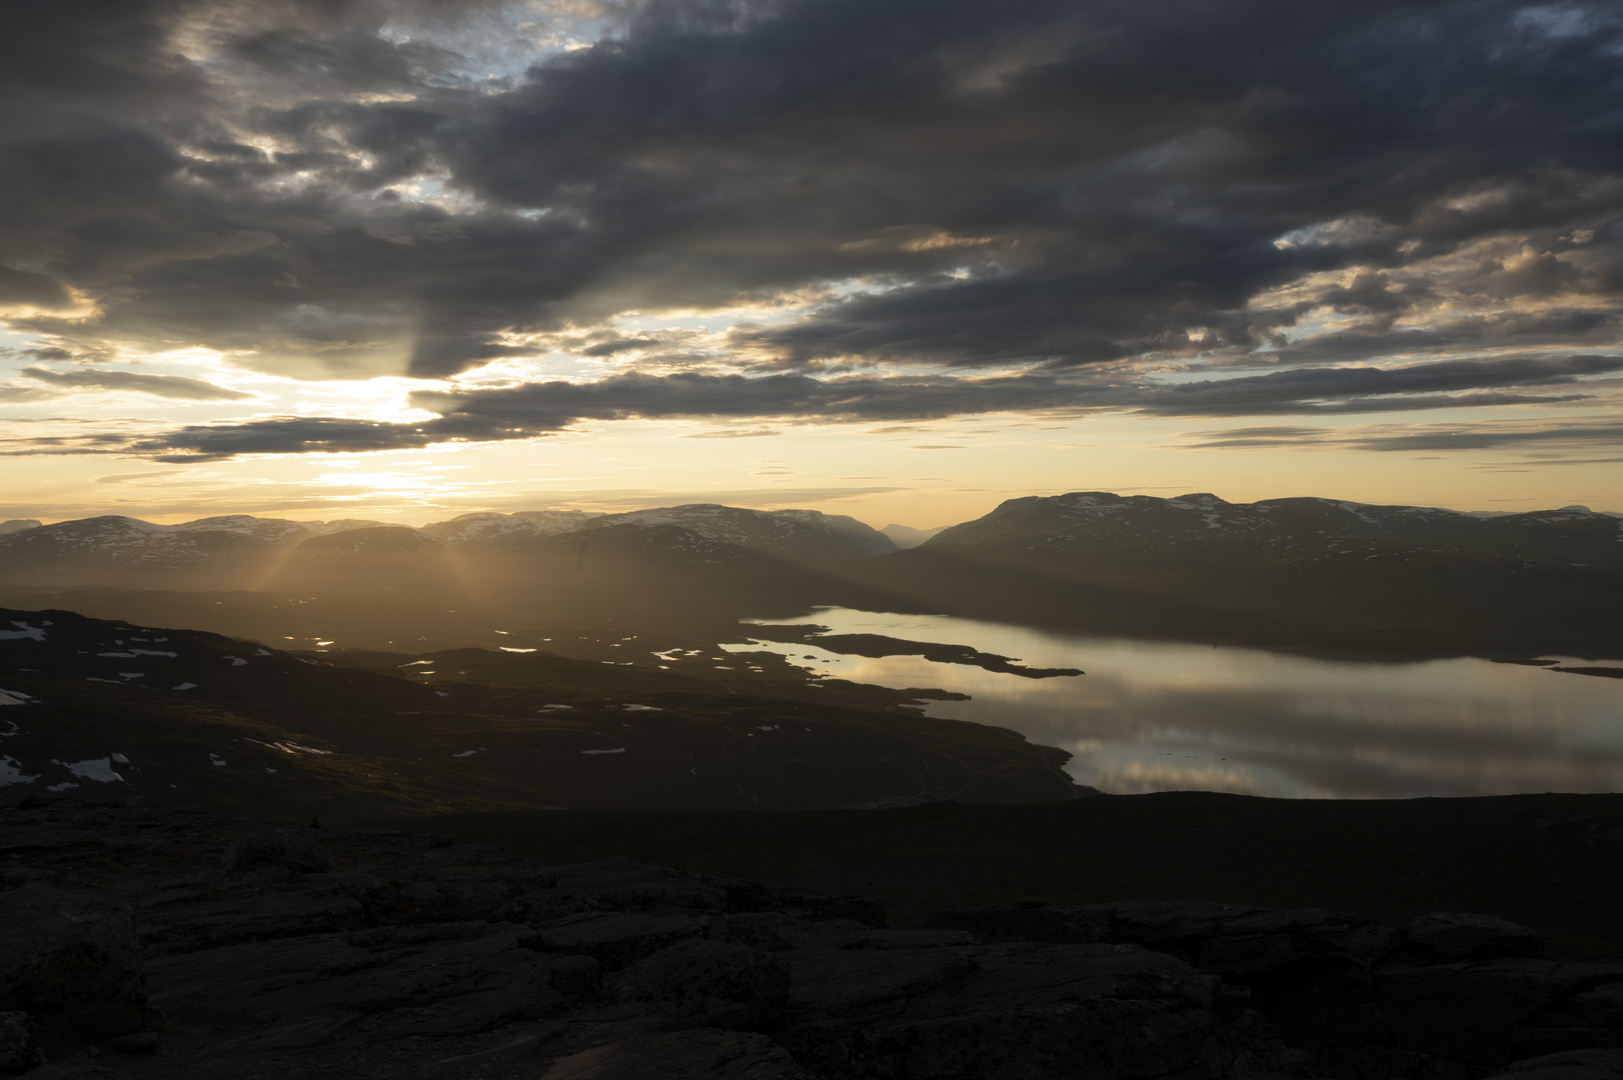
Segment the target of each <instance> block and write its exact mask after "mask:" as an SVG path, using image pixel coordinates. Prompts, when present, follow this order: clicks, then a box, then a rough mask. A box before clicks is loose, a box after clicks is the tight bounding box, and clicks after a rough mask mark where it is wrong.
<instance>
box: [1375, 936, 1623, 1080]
mask: <svg viewBox="0 0 1623 1080" xmlns="http://www.w3.org/2000/svg"><path fill="white" fill-rule="evenodd" d="M1376 989H1377V992H1378V994H1379V1000H1380V1005H1381V1011H1382V1012H1383V1013H1384V1015H1385V1017H1386V1023H1387V1026H1388V1028H1389V1030H1390V1031H1391V1034H1392V1037H1393V1038H1394V1039H1395V1040H1396V1041H1397V1042H1398V1043H1399V1044H1400V1045H1402V1046H1403V1047H1405V1048H1406V1049H1409V1050H1413V1051H1416V1052H1418V1053H1422V1054H1429V1055H1432V1056H1433V1057H1437V1058H1442V1059H1445V1060H1451V1061H1459V1062H1464V1063H1466V1064H1468V1065H1472V1066H1477V1067H1502V1066H1504V1065H1506V1064H1508V1063H1509V1062H1512V1061H1518V1060H1521V1059H1525V1058H1531V1057H1535V1056H1538V1055H1541V1054H1550V1053H1557V1052H1561V1051H1566V1050H1577V1049H1583V1048H1589V1047H1595V1046H1602V1045H1606V1044H1609V1043H1615V1042H1616V1041H1618V1040H1619V1039H1620V1038H1623V1026H1615V1025H1616V1021H1617V1019H1618V1017H1617V1014H1616V1012H1615V1011H1613V1010H1614V1009H1615V1006H1616V1003H1617V1002H1618V1001H1619V1000H1620V995H1623V966H1619V965H1609V964H1579V963H1564V962H1560V961H1554V960H1534V959H1526V958H1512V959H1505V960H1493V961H1487V962H1478V963H1461V964H1437V965H1431V966H1426V967H1416V968H1406V969H1392V970H1388V971H1384V972H1381V973H1380V974H1379V975H1378V976H1377V977H1376ZM1602 1025H1607V1026H1602Z"/></svg>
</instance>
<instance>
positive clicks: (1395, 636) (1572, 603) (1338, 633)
mask: <svg viewBox="0 0 1623 1080" xmlns="http://www.w3.org/2000/svg"><path fill="white" fill-rule="evenodd" d="M887 529H888V530H889V533H890V534H892V535H894V536H895V537H896V539H892V535H887V533H886V532H881V531H879V530H875V529H872V528H869V527H868V526H867V525H864V524H862V523H861V522H859V521H856V520H855V519H852V518H849V517H842V516H837V515H827V514H822V513H818V512H816V511H807V510H779V511H771V512H766V511H759V510H750V509H741V508H735V507H725V506H718V505H714V504H695V505H684V506H675V507H664V508H655V509H648V510H635V511H630V512H627V513H618V514H589V513H585V512H581V511H571V510H544V511H529V512H521V513H516V514H497V513H475V514H464V515H462V516H460V517H456V518H453V519H450V520H448V521H441V522H435V523H433V524H430V525H425V526H423V527H422V528H409V527H406V526H402V525H389V524H385V523H379V522H375V521H367V520H359V519H346V520H341V521H330V522H295V521H288V520H282V519H266V518H255V517H250V516H246V515H230V516H222V517H211V518H203V519H200V520H198V521H191V522H185V523H183V524H179V525H154V524H151V523H148V522H143V521H140V520H138V519H135V518H128V517H99V518H89V519H84V520H79V521H65V522H58V523H55V524H51V525H43V526H30V527H26V528H19V529H17V530H15V531H12V532H10V533H8V534H5V535H0V588H3V589H4V590H5V596H6V597H9V600H8V601H7V602H10V603H14V604H18V605H22V606H25V605H27V604H30V603H32V604H41V603H48V604H51V605H53V606H55V605H61V604H64V603H66V602H67V601H65V600H64V598H63V597H62V596H59V595H58V593H59V591H60V590H61V589H63V588H69V589H84V588H86V587H114V588H119V589H124V590H128V589H134V588H140V589H145V590H160V591H166V592H169V593H175V592H177V591H190V592H209V593H211V594H212V593H213V592H220V593H221V594H222V595H221V596H218V597H216V596H212V595H211V596H210V598H209V599H207V600H206V601H203V600H194V601H193V602H192V603H193V606H198V605H201V606H202V607H203V608H204V610H202V611H201V613H200V614H199V615H198V616H197V617H195V618H194V617H192V616H191V615H190V614H186V615H185V616H184V617H181V616H179V615H177V613H173V612H168V611H167V610H166V612H165V614H163V615H162V618H164V619H167V620H170V621H174V622H178V623H181V624H183V625H192V626H198V627H201V628H206V629H211V630H219V631H223V632H229V633H236V634H243V635H245V636H263V635H266V634H269V635H270V636H272V637H274V638H277V639H282V638H286V639H299V638H300V637H301V636H310V637H311V638H312V640H314V639H315V638H316V637H317V636H319V635H327V636H329V637H331V636H333V635H334V634H335V633H336V632H337V630H336V628H337V627H338V626H339V624H344V625H353V624H355V623H356V622H357V621H358V620H359V618H360V612H361V608H357V606H356V605H355V604H354V603H353V602H352V601H351V600H349V599H343V600H339V599H337V598H339V597H353V596H366V597H369V598H370V599H368V601H367V602H366V604H365V605H362V608H374V607H377V606H378V605H383V606H389V607H391V610H393V611H394V615H392V616H391V620H392V625H393V626H394V627H395V628H396V632H391V633H389V634H387V635H385V634H370V635H362V636H360V637H354V636H351V637H349V638H346V639H343V640H344V641H345V644H348V645H354V646H364V647H368V648H399V647H400V646H401V644H402V643H403V642H404V641H407V640H417V641H421V642H423V643H424V647H428V646H429V645H430V644H437V645H441V646H447V647H449V646H454V645H472V644H481V645H488V644H490V638H489V636H488V635H489V633H490V631H489V630H488V629H485V630H480V631H479V633H480V634H482V635H484V636H481V637H478V638H477V639H474V638H467V637H460V638H459V637H457V636H456V635H455V634H451V635H449V636H447V634H446V633H445V632H444V630H445V628H446V627H447V626H448V625H450V624H451V623H455V622H458V621H459V620H461V619H465V618H470V617H473V618H474V621H475V622H476V623H483V624H484V625H485V626H490V625H500V621H512V619H513V618H515V617H517V616H518V614H520V613H522V615H523V616H524V618H525V619H527V620H528V623H527V625H529V626H530V627H531V628H532V629H534V630H536V632H537V633H539V634H540V635H541V636H542V637H549V636H556V633H555V632H556V631H559V630H562V629H564V628H566V627H580V626H584V625H588V624H590V625H593V626H597V627H599V628H600V629H601V628H602V627H606V626H608V625H610V624H613V625H616V626H621V627H626V626H630V627H635V628H640V629H642V630H648V629H651V628H654V627H656V626H657V627H663V628H666V629H669V630H673V631H681V632H683V633H688V634H689V635H690V636H691V634H692V633H701V636H706V637H708V638H715V639H716V640H725V638H721V637H717V635H722V634H725V633H726V632H727V628H729V627H733V626H735V625H736V621H737V619H739V618H740V617H750V616H753V617H773V616H776V617H789V616H795V615H800V614H805V613H808V612H810V611H812V610H814V609H815V608H816V607H817V606H819V605H829V606H845V607H857V608H863V609H867V610H888V611H910V612H934V613H948V614H957V615H965V616H973V617H979V618H989V619H995V620H999V621H1005V622H1013V623H1020V624H1030V625H1051V626H1060V627H1067V628H1071V629H1081V630H1088V631H1092V632H1101V633H1120V634H1129V635H1141V636H1152V637H1175V638H1183V639H1188V640H1203V641H1205V640H1209V641H1228V642H1246V643H1253V644H1260V645H1265V646H1269V647H1285V648H1301V647H1307V648H1330V649H1344V650H1356V651H1361V652H1373V653H1401V654H1415V653H1423V654H1433V655H1438V654H1444V655H1446V654H1451V653H1473V654H1477V655H1489V656H1511V657H1514V656H1535V655H1540V654H1543V653H1561V654H1563V655H1577V656H1602V655H1619V654H1623V629H1620V628H1619V626H1618V625H1617V621H1616V620H1615V619H1613V618H1612V617H1611V615H1610V611H1609V609H1610V606H1611V605H1610V603H1609V601H1608V598H1609V597H1615V596H1617V595H1623V520H1620V519H1619V518H1618V517H1616V516H1614V515H1611V514H1605V513H1597V512H1594V511H1591V510H1588V509H1586V508H1584V507H1564V508H1561V509H1558V510H1545V511H1536V512H1532V513H1522V514H1508V515H1492V516H1486V515H1480V514H1473V513H1462V512H1458V511H1452V510H1445V509H1438V508H1432V507H1411V506H1379V505H1372V504H1367V503H1357V502H1350V501H1346V500H1335V499H1325V498H1289V499H1269V500H1263V501H1260V502H1255V503H1230V502H1226V501H1225V500H1223V499H1221V498H1218V497H1217V496H1215V495H1211V494H1204V493H1199V494H1189V495H1181V496H1178V497H1175V498H1156V497H1150V496H1122V495H1116V494H1111V493H1108V492H1073V493H1069V494H1064V495H1056V496H1032V497H1027V498H1019V499H1011V500H1009V501H1007V502H1004V503H1003V504H1002V505H1000V506H998V507H997V508H996V509H995V510H993V511H992V512H991V513H989V514H987V515H985V516H983V517H981V518H978V519H976V520H974V521H969V522H964V523H962V524H958V525H954V526H951V527H948V528H944V529H941V530H929V531H926V530H911V531H904V530H902V529H901V527H899V526H888V527H887ZM927 532H928V535H926V533H927ZM920 537H923V539H922V540H921V539H920ZM52 590H56V592H53V591H52ZM227 593H229V595H228V596H227V595H225V594H227ZM280 594H286V595H285V596H284V598H283V600H282V601H278V602H277V603H279V604H281V605H282V607H283V608H284V609H285V610H283V611H282V613H281V614H279V615H276V616H274V617H272V618H271V619H270V621H269V622H268V623H266V622H264V621H263V617H264V616H265V615H266V613H267V610H266V605H265V604H264V603H260V602H258V601H256V600H254V599H252V598H253V597H272V596H275V595H280ZM408 596H416V597H418V599H417V600H410V599H407V597H408ZM295 597H296V599H295ZM144 602H145V601H143V603H144ZM77 603H78V601H77V600H75V601H73V602H72V603H69V604H68V606H74V605H75V604H77ZM90 603H92V605H93V607H94V612H93V613H95V614H100V615H117V616H119V617H123V618H132V619H138V620H139V619H157V618H159V617H160V616H159V615H158V614H157V613H156V612H155V611H153V610H150V609H149V608H143V607H140V606H139V605H137V606H131V604H133V603H134V601H133V600H131V598H130V597H128V596H125V597H124V598H123V599H122V600H121V601H120V603H122V604H123V605H124V606H115V607H108V606H107V603H106V600H105V598H104V597H94V598H92V599H91V601H90ZM165 603H170V601H165ZM271 606H275V605H271ZM210 608H212V609H214V610H213V611H210V610H208V609H210ZM249 608H253V609H254V610H255V611H256V614H255V616H254V618H255V619H258V620H260V621H259V622H256V623H254V624H253V625H252V626H250V625H248V624H247V623H246V622H244V621H243V620H241V619H238V620H237V621H231V617H230V616H229V615H228V612H230V611H237V612H239V613H240V612H243V611H246V610H247V609H249ZM295 608H302V609H304V612H305V614H306V615H308V614H309V613H311V612H314V611H316V610H320V611H322V613H323V614H322V616H321V618H322V619H323V620H325V623H326V625H323V626H311V625H309V624H308V622H307V621H304V622H301V621H300V619H301V618H302V617H303V616H295V614H294V609H295ZM220 609H225V610H220ZM85 610H87V611H90V610H91V609H90V608H86V609H85ZM474 612H492V613H507V614H506V615H503V616H502V618H501V619H500V620H498V621H497V622H495V623H492V622H491V619H495V618H497V616H496V615H495V614H492V615H488V616H487V615H486V614H482V613H481V614H478V615H477V616H476V617H474V616H473V615H471V614H470V613H474ZM222 620H223V621H222ZM278 620H280V621H278ZM408 627H409V628H410V630H411V632H410V633H403V632H401V631H402V628H408ZM700 627H702V628H703V629H702V631H700V630H698V628H700Z"/></svg>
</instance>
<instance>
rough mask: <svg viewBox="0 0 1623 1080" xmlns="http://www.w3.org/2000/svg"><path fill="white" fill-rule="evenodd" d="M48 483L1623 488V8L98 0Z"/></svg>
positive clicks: (2, 216)
mask: <svg viewBox="0 0 1623 1080" xmlns="http://www.w3.org/2000/svg"><path fill="white" fill-rule="evenodd" d="M7 19H8V21H7V33H6V34H5V35H3V36H0V518H11V517H32V518H39V519H41V520H46V521H50V520H61V519H65V518H74V517H84V516H89V515H93V514H103V513H118V514H129V515H132V516H137V517H144V518H147V519H149V520H154V521H166V522H167V521H182V520H187V519H189V518H195V517H202V516H208V515H212V514H222V513H255V514H263V515H275V516H290V517H295V518H310V519H330V518H340V517H355V516H367V517H380V518H384V519H386V520H400V521H405V522H409V523H414V524H415V523H422V522H426V521H431V520H439V519H443V518H447V517H451V516H454V515H455V514H458V513H464V512H469V511H474V510H500V511H513V510H528V509H546V508H553V507H558V508H563V507H578V508H582V509H591V510H623V509H631V508H634V507H641V506H653V505H670V504H673V503H679V502H723V503H729V504H732V505H743V506H755V507H759V508H762V509H776V508H781V507H788V506H800V507H808V508H813V509H819V510H824V511H827V512H831V513H844V514H850V515H852V516H855V517H858V518H860V519H862V520H864V521H868V522H869V523H870V524H874V525H876V526H877V525H884V524H888V523H891V522H897V523H901V524H907V525H912V526H915V527H920V528H929V527H934V526H938V525H945V524H950V523H953V522H957V521H962V520H966V519H969V518H973V517H976V516H979V515H980V514H983V513H985V512H987V511H989V510H990V509H992V508H993V507H994V506H996V505H997V504H998V503H999V502H1001V501H1002V500H1004V499H1007V498H1013V497H1019V496H1025V495H1031V494H1057V493H1060V492H1065V491H1076V490H1105V491H1116V492H1120V493H1124V494H1146V495H1167V496H1170V495H1177V494H1182V493H1185V492H1191V491H1209V492H1214V493H1216V494H1218V495H1220V496H1222V497H1224V498H1227V499H1230V500H1232V501H1250V500H1253V499H1259V498H1271V497H1285V496H1295V495H1322V496H1329V497H1335V498H1345V499H1357V500H1361V501H1366V502H1381V503H1404V504H1421V505H1435V506H1450V507H1454V508H1457V509H1481V510H1508V511H1517V510H1533V509H1540V508H1545V507H1550V506H1563V505H1570V504H1574V503H1576V504H1584V505H1589V506H1592V507H1594V508H1596V509H1603V510H1623V336H1620V312H1623V307H1620V303H1619V300H1620V296H1623V10H1620V9H1619V8H1618V7H1617V5H1616V4H1614V3H1610V2H1588V3H1584V2H1580V3H1570V4H1566V3H1558V4H1525V3H1500V2H1494V0H1466V2H1448V0H1439V2H1417V3H1388V2H1378V0H1358V2H1346V3H1328V4H1301V3H1298V2H1285V0H1230V2H1223V3H1212V2H1211V0H1164V2H1159V3H1153V4H1146V3H1143V2H1141V0H1134V2H1099V0H998V2H997V3H986V2H984V0H771V2H766V0H763V2H754V0H715V2H708V0H625V2H614V0H461V2H446V0H254V2H252V3H249V2H229V0H59V2H55V3H51V4H26V5H21V6H20V7H19V8H18V10H16V11H13V12H10V13H8V17H7Z"/></svg>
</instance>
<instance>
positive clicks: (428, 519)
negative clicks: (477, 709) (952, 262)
mask: <svg viewBox="0 0 1623 1080" xmlns="http://www.w3.org/2000/svg"><path fill="white" fill-rule="evenodd" d="M1082 493H1088V494H1104V495H1117V496H1120V497H1123V498H1127V497H1131V496H1134V495H1138V494H1141V493H1138V492H1131V491H1128V492H1122V491H1110V490H1107V489H1104V488H1087V489H1080V488H1079V489H1076V490H1073V491H1064V492H1060V491H1056V492H1051V493H1049V494H1046V495H1041V494H1039V495H1033V496H1012V497H1011V498H1032V497H1035V498H1057V497H1059V496H1061V495H1073V494H1082ZM1193 495H1216V493H1215V492H1210V491H1194V490H1189V491H1184V492H1180V493H1179V494H1177V495H1169V496H1150V497H1151V498H1166V499H1178V498H1186V497H1189V496H1193ZM1216 497H1217V498H1218V499H1221V500H1222V501H1223V502H1225V503H1227V504H1229V505H1231V506H1233V505H1239V506H1245V505H1251V504H1254V503H1259V502H1272V501H1277V500H1280V499H1297V498H1310V499H1324V500H1327V501H1331V502H1347V503H1353V504H1354V505H1359V506H1396V507H1410V506H1420V507H1422V508H1424V509H1428V510H1447V511H1451V512H1453V513H1458V514H1471V515H1482V514H1503V515H1510V514H1523V513H1543V512H1547V511H1553V510H1581V511H1586V512H1588V513H1593V514H1601V515H1605V516H1608V517H1623V510H1609V509H1606V508H1605V507H1594V506H1587V505H1585V504H1582V503H1568V504H1565V505H1562V506H1538V507H1527V508H1524V509H1518V510H1503V509H1498V508H1493V509H1483V508H1478V509H1474V510H1471V509H1463V508H1460V507H1452V506H1439V505H1437V504H1434V503H1426V504H1415V503H1383V502H1372V501H1365V500H1356V499H1336V498H1335V497H1334V496H1329V495H1276V496H1268V497H1266V498H1261V499H1226V498H1224V497H1223V496H1221V495H1216ZM1008 501H1010V499H1001V500H999V502H998V503H997V504H996V505H994V506H991V507H988V508H987V510H986V511H985V512H984V513H981V514H976V515H974V516H972V517H967V518H961V519H959V520H957V521H948V522H941V523H937V524H935V525H912V524H908V523H906V522H900V521H886V522H885V524H883V525H880V524H877V521H878V520H879V519H878V518H872V519H869V518H863V517H858V516H857V515H856V514H853V513H842V512H841V511H838V510H822V511H819V512H820V513H825V514H828V515H829V516H831V517H832V516H843V517H849V518H852V519H854V520H855V521H857V522H858V523H859V524H863V525H866V526H868V527H869V528H871V529H874V530H875V531H879V532H882V531H884V530H885V529H888V528H892V527H897V528H904V529H912V530H915V531H919V532H939V531H940V530H942V529H947V528H951V527H952V526H954V525H961V524H964V523H965V522H968V521H974V520H978V519H979V518H981V517H984V516H985V514H987V513H991V512H992V510H994V509H996V507H997V506H1001V505H1002V504H1003V503H1004V502H1008ZM684 506H723V507H727V508H728V509H735V510H753V511H757V512H759V513H767V514H770V513H777V512H779V511H785V510H806V509H811V508H810V507H804V506H793V505H788V504H785V505H782V506H777V505H772V504H765V505H760V506H741V505H734V504H730V503H715V502H710V501H704V502H663V503H647V504H639V505H636V506H625V507H621V508H617V509H608V510H599V509H595V508H590V507H584V506H575V505H565V506H556V505H553V506H529V507H521V508H518V509H508V510H494V509H475V510H462V511H456V512H450V513H449V515H448V516H443V517H436V516H433V515H428V516H424V515H422V514H419V515H418V516H417V519H416V520H413V521H404V520H389V519H388V518H387V517H373V516H367V515H362V514H336V515H334V516H332V517H327V518H312V517H288V516H285V515H283V514H278V513H274V512H263V513H254V512H250V511H241V510H237V511H232V510H227V511H223V512H220V513H213V514H204V515H200V516H198V517H187V516H185V515H182V514H141V513H138V512H133V511H132V510H131V509H130V508H128V507H125V508H121V509H120V510H117V511H107V512H105V513H100V514H81V515H78V516H75V517H64V518H53V519H51V520H48V521H47V520H45V519H44V518H21V517H19V518H11V519H9V520H37V521H39V523H40V524H41V525H59V524H62V523H64V522H69V521H83V520H86V519H89V518H95V517H125V518H132V519H134V520H137V521H145V522H147V523H149V524H153V525H184V524H187V523H189V522H193V521H204V520H208V519H210V518H216V517H251V518H258V519H262V520H264V519H274V520H283V521H292V522H295V523H300V524H303V523H315V524H325V523H328V522H332V521H342V520H346V519H351V518H353V519H355V520H371V521H376V522H378V523H379V524H382V525H399V526H403V527H405V528H410V529H421V528H424V527H425V526H428V525H433V524H438V523H442V522H446V521H452V520H455V519H457V518H459V517H466V516H473V515H476V514H487V513H495V514H503V515H513V514H521V513H544V512H547V511H579V512H582V513H587V514H593V515H599V514H600V515H605V516H607V515H612V514H626V513H635V512H638V511H644V510H661V509H673V508H678V507H684ZM336 509H342V508H336ZM171 519H172V520H171ZM7 520H8V519H4V518H0V524H5V523H6V521H7Z"/></svg>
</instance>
